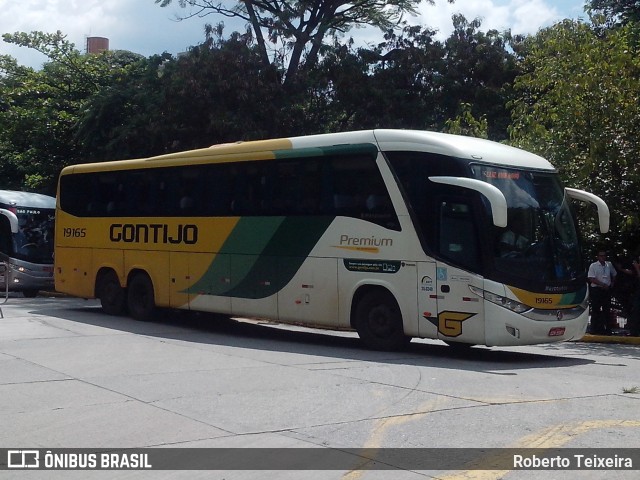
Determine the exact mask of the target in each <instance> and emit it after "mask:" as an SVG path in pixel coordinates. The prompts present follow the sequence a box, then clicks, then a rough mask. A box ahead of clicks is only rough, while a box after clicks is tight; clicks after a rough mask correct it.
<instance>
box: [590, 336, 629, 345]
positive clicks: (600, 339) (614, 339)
mask: <svg viewBox="0 0 640 480" xmlns="http://www.w3.org/2000/svg"><path fill="white" fill-rule="evenodd" d="M577 341H578V342H585V343H614V344H616V343H617V344H624V345H640V337H627V336H623V335H591V334H586V335H585V336H584V337H582V338H581V339H580V340H577Z"/></svg>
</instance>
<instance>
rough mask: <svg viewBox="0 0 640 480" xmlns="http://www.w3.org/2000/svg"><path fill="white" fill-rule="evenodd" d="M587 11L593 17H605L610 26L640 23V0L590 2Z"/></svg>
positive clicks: (598, 0)
mask: <svg viewBox="0 0 640 480" xmlns="http://www.w3.org/2000/svg"><path fill="white" fill-rule="evenodd" d="M586 11H587V12H589V14H590V15H591V16H595V15H603V16H604V17H605V19H606V21H607V23H608V24H610V25H625V24H627V23H633V22H636V23H637V22H640V0H590V1H589V2H587V5H586Z"/></svg>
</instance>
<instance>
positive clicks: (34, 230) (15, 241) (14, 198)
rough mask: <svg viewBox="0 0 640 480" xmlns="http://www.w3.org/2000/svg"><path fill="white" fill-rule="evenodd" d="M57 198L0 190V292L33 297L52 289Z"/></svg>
mask: <svg viewBox="0 0 640 480" xmlns="http://www.w3.org/2000/svg"><path fill="white" fill-rule="evenodd" d="M55 208H56V199H55V198H53V197H50V196H47V195H41V194H39V193H29V192H17V191H12V190H0V262H4V265H5V267H4V268H1V269H0V289H2V290H1V291H6V289H7V285H8V290H9V291H13V292H22V293H23V294H24V296H25V297H35V296H36V295H37V294H38V291H40V290H52V289H53V288H54V285H53V246H54V243H53V232H54V215H55Z"/></svg>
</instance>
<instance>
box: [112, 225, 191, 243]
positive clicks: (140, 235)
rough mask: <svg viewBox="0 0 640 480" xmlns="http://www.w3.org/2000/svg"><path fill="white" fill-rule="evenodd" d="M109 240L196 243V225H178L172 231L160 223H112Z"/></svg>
mask: <svg viewBox="0 0 640 480" xmlns="http://www.w3.org/2000/svg"><path fill="white" fill-rule="evenodd" d="M109 240H111V241H112V242H125V243H171V244H178V243H184V244H186V245H195V244H196V243H198V226H197V225H178V226H177V227H176V228H174V229H172V228H170V227H169V225H167V224H166V223H165V224H162V223H150V224H146V223H137V224H133V223H125V224H121V223H113V224H111V227H109Z"/></svg>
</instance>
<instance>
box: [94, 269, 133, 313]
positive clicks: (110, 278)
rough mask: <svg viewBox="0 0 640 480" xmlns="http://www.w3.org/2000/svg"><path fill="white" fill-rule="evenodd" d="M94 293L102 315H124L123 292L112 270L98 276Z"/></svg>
mask: <svg viewBox="0 0 640 480" xmlns="http://www.w3.org/2000/svg"><path fill="white" fill-rule="evenodd" d="M96 293H97V297H98V298H99V299H100V305H101V306H102V311H103V312H104V313H106V314H107V315H122V314H124V313H125V300H126V296H125V290H124V288H122V287H121V286H120V281H119V280H118V276H117V275H116V273H115V272H114V271H113V270H110V271H108V272H105V273H103V274H102V275H100V277H99V278H98V285H97V288H96Z"/></svg>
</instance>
